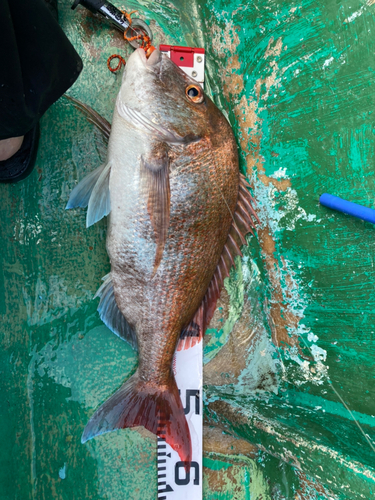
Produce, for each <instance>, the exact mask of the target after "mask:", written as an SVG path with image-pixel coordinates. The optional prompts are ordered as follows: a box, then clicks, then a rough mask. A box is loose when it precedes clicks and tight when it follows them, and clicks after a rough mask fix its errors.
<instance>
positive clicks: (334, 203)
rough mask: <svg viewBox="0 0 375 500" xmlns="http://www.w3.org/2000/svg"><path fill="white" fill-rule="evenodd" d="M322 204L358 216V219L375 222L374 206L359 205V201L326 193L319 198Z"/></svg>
mask: <svg viewBox="0 0 375 500" xmlns="http://www.w3.org/2000/svg"><path fill="white" fill-rule="evenodd" d="M319 201H320V203H321V204H322V205H324V206H325V207H328V208H332V209H333V210H338V211H339V212H343V213H344V214H349V215H353V216H354V217H358V219H363V220H365V221H367V222H372V224H375V210H373V209H372V208H368V207H364V206H363V205H358V204H357V203H352V202H351V201H346V200H343V199H342V198H339V197H338V196H333V195H332V194H328V193H324V194H322V195H321V197H320V198H319Z"/></svg>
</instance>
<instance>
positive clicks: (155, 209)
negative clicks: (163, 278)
mask: <svg viewBox="0 0 375 500" xmlns="http://www.w3.org/2000/svg"><path fill="white" fill-rule="evenodd" d="M142 167H143V173H142V175H144V179H145V182H146V189H147V192H148V202H147V211H148V213H149V215H150V218H151V224H152V227H153V229H154V233H155V239H156V255H155V261H154V274H155V273H156V271H157V269H158V267H159V264H160V262H161V259H162V256H163V251H164V246H165V242H166V239H167V235H168V227H169V217H170V186H169V159H168V148H167V145H166V144H164V143H156V144H155V145H154V146H153V147H152V149H151V150H150V151H149V152H148V153H147V154H146V155H143V156H142Z"/></svg>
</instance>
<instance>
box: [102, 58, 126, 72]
mask: <svg viewBox="0 0 375 500" xmlns="http://www.w3.org/2000/svg"><path fill="white" fill-rule="evenodd" d="M112 59H118V60H119V61H118V64H117V66H116V67H115V68H113V67H112V66H111V61H112ZM125 64H126V62H125V59H124V58H123V57H121V56H120V55H119V54H112V55H111V56H110V57H108V59H107V67H108V69H109V71H111V72H112V73H116V72H117V71H119V69H121V66H122V65H124V66H125Z"/></svg>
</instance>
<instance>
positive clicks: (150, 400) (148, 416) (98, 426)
mask: <svg viewBox="0 0 375 500" xmlns="http://www.w3.org/2000/svg"><path fill="white" fill-rule="evenodd" d="M138 426H143V427H145V428H146V429H148V430H149V431H150V432H152V433H153V434H156V435H157V436H161V437H163V438H164V439H165V441H166V442H167V443H168V444H169V445H170V446H171V447H172V448H173V449H174V450H175V451H177V453H178V454H179V456H180V459H181V461H182V462H185V467H186V468H187V470H188V469H190V463H191V456H192V450H191V439H190V431H189V426H188V423H187V421H186V418H185V414H184V409H183V406H182V403H181V398H180V395H179V393H178V388H177V384H176V381H175V379H174V376H173V373H171V375H170V377H169V380H168V383H167V384H166V385H163V386H161V387H158V386H156V385H151V384H150V383H147V382H145V381H143V380H141V378H140V376H139V374H138V371H136V372H135V373H134V375H133V376H132V377H130V378H129V379H128V380H127V381H126V382H125V383H124V384H123V386H122V387H120V389H118V390H117V391H116V392H115V393H114V394H113V396H111V397H110V398H109V399H108V400H107V401H106V402H105V403H104V404H103V405H102V406H100V407H99V408H98V410H96V412H95V413H94V415H93V416H92V417H91V419H90V420H89V422H88V424H87V425H86V427H85V430H84V432H83V434H82V438H81V441H82V443H85V442H86V441H88V440H89V439H92V438H93V437H95V436H99V435H101V434H104V433H106V432H111V431H114V430H116V429H125V428H126V427H138Z"/></svg>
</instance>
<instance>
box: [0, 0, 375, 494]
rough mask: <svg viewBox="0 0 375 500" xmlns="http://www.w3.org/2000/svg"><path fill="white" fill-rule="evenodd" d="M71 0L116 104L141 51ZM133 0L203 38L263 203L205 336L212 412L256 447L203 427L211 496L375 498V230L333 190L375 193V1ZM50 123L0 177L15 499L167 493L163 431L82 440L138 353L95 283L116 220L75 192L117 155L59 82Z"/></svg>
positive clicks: (6, 433) (8, 436) (172, 31)
mask: <svg viewBox="0 0 375 500" xmlns="http://www.w3.org/2000/svg"><path fill="white" fill-rule="evenodd" d="M114 3H115V4H116V5H117V6H119V7H120V6H121V5H122V4H121V2H119V1H117V0H116V1H115V2H114ZM59 4H60V22H61V25H62V27H63V29H64V30H65V32H66V33H67V35H68V37H69V38H70V39H71V40H72V42H73V43H74V45H75V47H76V48H77V50H78V52H79V53H80V54H81V56H82V58H83V60H84V70H83V73H82V75H81V77H80V78H79V80H78V81H77V83H76V84H75V85H74V87H73V88H72V89H71V90H70V91H69V92H70V93H71V94H72V95H73V96H75V97H77V98H78V99H80V100H81V101H83V102H86V103H88V104H90V105H91V106H93V107H94V108H95V109H96V110H97V111H98V112H99V113H101V114H103V115H104V116H105V117H106V118H108V119H109V120H110V119H111V114H112V110H113V106H114V99H115V96H116V93H117V91H118V88H119V84H120V77H119V76H115V75H112V74H111V73H109V71H108V70H107V69H106V60H107V57H108V56H109V55H111V54H113V53H116V52H119V51H120V52H121V53H122V54H123V55H125V57H126V56H127V55H128V54H129V53H130V52H129V49H128V48H126V47H125V46H124V44H123V42H122V40H121V37H120V35H118V34H116V33H115V32H114V31H113V30H111V29H108V28H107V27H106V26H104V25H103V24H101V23H100V22H99V21H97V20H95V19H93V18H92V17H89V16H87V15H86V12H85V11H84V10H83V9H77V10H76V11H75V12H74V13H73V12H72V11H71V10H70V2H67V1H65V0H64V1H62V0H61V1H60V2H59ZM125 6H126V8H127V9H128V10H133V9H138V10H139V16H140V17H144V18H145V19H146V20H148V22H149V23H151V26H152V29H153V30H154V33H155V38H156V41H157V42H158V43H160V42H162V43H172V44H189V45H196V46H204V47H205V48H206V49H207V88H208V90H209V92H210V93H211V94H212V95H213V97H214V99H215V101H216V103H217V104H218V105H219V106H220V107H221V109H223V110H224V112H225V113H226V114H227V116H228V118H229V120H230V122H231V124H232V125H233V129H234V131H235V134H236V137H237V139H238V143H239V146H240V148H241V151H242V153H241V158H242V159H241V162H242V163H241V168H242V170H243V172H246V173H247V175H248V178H249V179H250V181H251V184H252V186H253V194H254V197H255V199H256V201H257V212H258V214H259V217H260V220H261V227H260V229H259V231H258V237H257V238H250V239H249V241H250V245H249V247H248V249H246V250H245V251H244V257H243V259H242V261H238V262H237V269H236V272H232V274H231V278H230V279H229V280H227V282H226V293H224V296H223V298H222V300H221V302H220V303H219V307H218V310H217V313H216V316H215V319H214V322H213V324H212V325H211V329H210V330H209V332H208V336H207V340H206V344H205V420H206V425H207V426H211V428H213V429H216V431H218V432H219V434H218V435H219V436H220V435H221V434H220V433H225V435H226V436H228V435H229V436H234V437H237V438H239V443H242V444H243V443H245V444H248V445H250V444H251V445H253V446H254V450H255V451H254V453H253V454H252V455H251V456H250V455H248V456H246V452H245V455H244V454H243V453H242V454H241V449H240V450H239V451H238V450H237V451H236V450H234V451H231V448H230V447H228V449H227V450H223V449H222V443H221V442H220V441H221V440H220V439H218V440H217V442H216V443H215V442H212V441H210V443H209V445H207V446H206V445H205V446H206V452H205V457H204V498H205V499H207V500H224V499H225V500H229V499H236V500H245V499H251V500H261V499H262V500H269V499H272V500H282V499H288V500H289V499H309V500H310V499H311V500H312V499H340V500H341V499H357V498H358V499H362V498H363V499H370V498H374V497H375V451H374V439H375V434H374V426H375V403H374V361H373V360H374V347H375V346H374V338H375V333H374V332H375V313H374V311H375V294H374V283H375V274H374V250H375V238H374V237H375V229H374V227H373V226H372V225H370V224H367V223H364V222H361V221H359V220H354V219H352V218H350V217H348V216H345V215H341V214H338V213H332V212H329V211H328V210H326V209H324V208H323V207H320V206H319V203H318V197H319V194H321V193H322V192H325V191H327V192H330V193H333V194H336V195H339V196H342V197H344V198H348V199H350V200H352V201H356V202H359V203H363V204H365V205H367V206H369V207H374V196H373V193H374V191H375V189H374V188H375V173H374V139H375V136H374V130H375V129H374V120H373V116H374V115H373V111H374V96H375V94H374V92H375V90H374V89H375V83H374V81H375V80H374V76H375V75H374V72H375V63H374V53H375V38H374V30H375V1H374V0H368V1H367V2H366V1H364V0H362V1H360V0H353V1H343V0H328V1H322V0H319V1H315V2H314V1H308V0H303V1H300V2H292V1H290V2H289V1H285V2H281V1H276V0H257V1H253V2H248V3H239V2H237V1H235V0H230V1H225V2H224V1H221V0H209V1H206V2H204V3H199V2H196V1H190V2H187V1H182V0H181V1H180V2H178V1H176V0H175V1H172V2H167V1H156V2H151V1H148V0H143V1H139V2H137V1H132V2H128V3H126V4H125ZM62 64H63V61H62ZM41 129H42V136H41V143H40V147H39V152H38V159H37V166H36V169H35V171H34V172H33V174H32V175H31V176H30V178H28V179H27V180H25V181H23V182H21V183H19V184H17V185H2V186H0V196H1V200H2V202H1V205H0V216H1V222H0V228H1V248H2V250H1V252H0V257H1V265H0V314H1V318H2V320H1V327H0V331H1V337H0V341H1V344H0V346H1V348H0V380H1V398H0V422H1V432H0V498H1V499H2V500H29V499H33V500H50V499H62V500H65V499H66V500H68V499H69V500H70V499H74V500H83V499H95V500H99V499H107V500H117V499H119V500H120V499H121V500H123V499H125V498H126V499H129V500H136V499H142V500H153V499H154V498H156V455H155V442H154V440H153V439H152V438H150V437H149V436H147V435H145V434H140V433H138V432H137V431H132V430H124V431H119V432H116V433H112V434H107V435H105V436H102V437H100V438H98V439H96V440H93V441H90V442H89V443H86V444H85V445H82V444H81V443H80V436H81V433H82V430H83V428H84V426H85V424H86V422H87V420H88V418H89V417H90V415H91V414H92V412H93V410H94V409H95V408H96V407H97V405H99V404H100V403H102V402H103V401H104V400H105V399H106V398H107V397H108V395H109V394H111V393H112V392H113V391H114V390H115V389H116V388H117V387H118V386H119V385H120V383H121V381H122V380H123V379H124V378H125V377H127V376H128V375H129V374H130V373H131V372H132V370H134V368H135V365H136V362H137V361H136V356H135V354H134V353H133V351H132V350H131V348H130V347H128V346H127V345H126V344H124V343H123V342H121V341H120V340H119V339H118V338H117V337H115V336H114V335H113V334H112V333H111V332H109V331H108V329H106V328H105V327H104V326H103V325H102V324H101V322H100V320H99V318H98V315H97V313H96V305H97V301H95V300H92V299H93V296H94V294H95V291H96V289H97V288H98V286H99V284H100V280H101V277H102V276H103V275H105V274H106V273H107V272H108V270H109V261H108V258H107V255H106V252H105V236H106V221H105V220H103V221H101V222H99V223H98V224H96V225H95V226H94V227H91V228H90V229H88V230H86V229H85V214H84V212H83V211H82V212H81V211H69V212H65V210H64V206H65V204H66V202H67V199H68V196H69V193H70V191H71V189H72V188H73V187H74V186H75V185H76V183H77V180H78V179H81V178H82V177H83V175H84V174H85V173H88V172H91V171H92V170H93V169H94V168H95V167H96V166H97V165H98V163H99V162H100V161H101V158H102V157H103V152H102V151H101V147H100V137H98V135H97V133H96V132H95V131H94V130H93V128H92V126H91V125H90V124H88V123H87V122H86V121H85V119H84V118H83V117H82V116H80V114H79V112H78V111H76V110H74V109H73V108H72V106H71V105H70V104H69V103H68V102H66V101H65V100H63V99H61V100H60V101H59V102H58V103H56V104H55V105H54V106H52V108H51V109H50V110H48V112H47V113H46V115H45V116H44V117H43V119H42V122H41ZM220 367H224V368H222V369H221V368H220ZM207 442H208V441H207ZM235 451H236V452H235Z"/></svg>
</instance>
